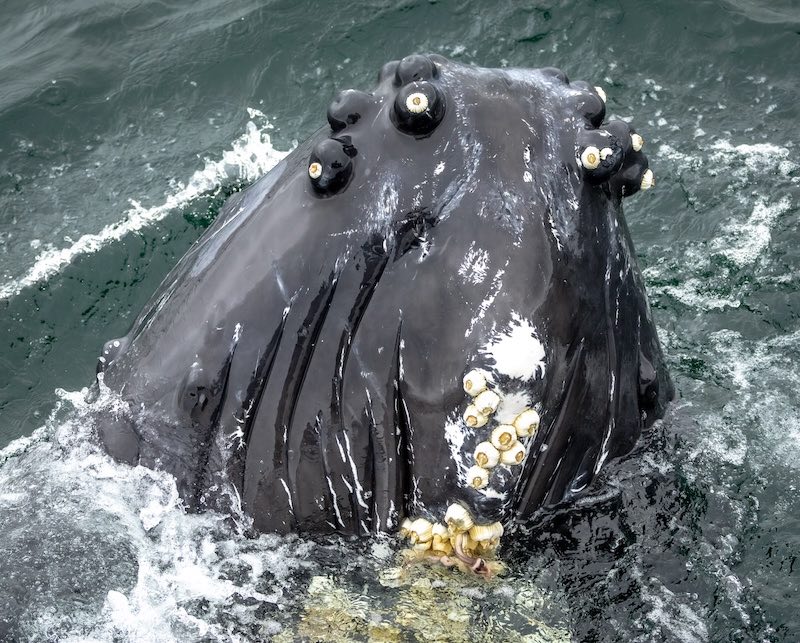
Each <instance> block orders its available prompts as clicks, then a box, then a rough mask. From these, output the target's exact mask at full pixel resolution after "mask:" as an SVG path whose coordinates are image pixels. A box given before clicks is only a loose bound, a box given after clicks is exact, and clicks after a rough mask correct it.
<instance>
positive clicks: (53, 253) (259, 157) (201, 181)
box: [0, 109, 288, 299]
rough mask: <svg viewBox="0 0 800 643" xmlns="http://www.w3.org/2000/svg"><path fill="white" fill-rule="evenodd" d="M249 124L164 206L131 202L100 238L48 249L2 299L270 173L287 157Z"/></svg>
mask: <svg viewBox="0 0 800 643" xmlns="http://www.w3.org/2000/svg"><path fill="white" fill-rule="evenodd" d="M248 113H249V115H250V120H249V121H248V122H247V126H246V129H245V133H244V134H242V136H240V137H239V138H238V139H236V140H235V141H234V142H233V145H232V146H231V149H229V150H226V151H225V152H223V154H222V156H221V158H219V159H206V161H205V165H204V167H203V169H201V170H198V171H196V172H195V173H194V174H193V175H192V176H191V177H190V178H189V180H188V181H187V182H186V183H185V184H178V185H177V186H176V187H175V189H174V191H173V192H171V193H169V194H167V195H166V198H165V200H164V202H163V203H161V204H160V205H156V206H153V207H150V208H146V207H144V206H142V205H141V203H139V202H138V201H135V200H131V201H130V205H131V207H130V209H129V210H128V211H126V212H125V214H124V216H123V217H122V219H121V220H119V221H115V222H114V223H111V224H109V225H107V226H105V227H104V228H103V229H102V230H100V231H99V232H92V233H87V234H84V235H83V236H82V237H80V238H79V239H78V240H77V241H74V242H73V243H71V244H70V245H69V246H67V247H65V248H48V249H46V250H44V251H43V252H41V253H40V254H39V255H38V256H37V257H36V261H35V263H34V264H33V265H32V266H31V267H30V268H29V269H28V271H27V272H26V273H25V274H24V275H23V276H22V277H20V278H18V279H15V280H12V281H8V282H6V283H4V284H2V285H0V299H9V298H11V297H13V296H15V295H17V294H19V293H20V292H21V291H22V290H23V289H25V288H28V287H30V286H33V285H36V284H38V283H40V282H42V281H45V280H47V279H49V278H51V277H53V276H54V275H56V274H58V272H59V271H61V270H62V269H63V268H64V267H65V266H67V265H69V264H70V263H71V262H72V261H74V260H75V259H76V258H77V257H79V256H81V255H86V254H91V253H93V252H97V251H98V250H100V249H101V248H103V247H104V246H107V245H108V244H110V243H113V242H115V241H119V240H120V239H122V238H123V237H125V236H126V235H128V234H131V233H132V232H136V231H137V230H141V229H143V228H146V227H148V226H151V225H153V224H154V223H157V222H158V221H161V220H162V219H164V218H165V217H166V216H167V215H169V213H170V212H173V211H174V210H175V209H176V208H180V207H182V206H185V205H186V204H187V203H190V202H191V201H192V200H194V199H196V198H198V197H200V196H202V195H203V194H207V193H209V192H212V191H214V190H215V189H217V188H219V187H220V186H221V185H222V184H224V183H226V182H229V181H231V180H238V181H244V182H252V181H254V180H256V179H257V178H259V177H260V176H262V175H263V174H264V173H266V172H268V171H269V170H270V169H272V168H273V167H274V166H275V165H276V164H277V163H278V162H279V161H280V160H281V159H282V158H283V157H285V156H286V155H287V154H288V152H285V151H281V150H276V149H275V148H274V147H273V146H272V140H271V138H270V135H269V133H268V131H269V129H271V126H270V124H269V121H268V120H267V117H266V116H265V115H264V114H263V113H261V112H260V111H258V110H256V109H248Z"/></svg>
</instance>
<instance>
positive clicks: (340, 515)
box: [325, 476, 344, 527]
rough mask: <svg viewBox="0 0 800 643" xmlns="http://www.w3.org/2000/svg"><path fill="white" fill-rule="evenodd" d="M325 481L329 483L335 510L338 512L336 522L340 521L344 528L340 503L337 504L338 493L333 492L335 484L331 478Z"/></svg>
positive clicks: (326, 477)
mask: <svg viewBox="0 0 800 643" xmlns="http://www.w3.org/2000/svg"><path fill="white" fill-rule="evenodd" d="M325 479H326V480H327V481H328V489H330V490H331V499H332V500H333V509H334V511H335V512H336V520H338V521H339V526H340V527H344V520H342V514H341V512H340V511H339V503H338V502H336V492H335V491H334V490H333V483H332V482H331V478H330V476H325Z"/></svg>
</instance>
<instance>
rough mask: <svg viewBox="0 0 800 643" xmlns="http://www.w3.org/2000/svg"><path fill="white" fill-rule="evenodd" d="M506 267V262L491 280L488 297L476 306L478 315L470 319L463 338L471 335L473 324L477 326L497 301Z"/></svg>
mask: <svg viewBox="0 0 800 643" xmlns="http://www.w3.org/2000/svg"><path fill="white" fill-rule="evenodd" d="M507 266H508V262H507V261H506V265H505V266H504V267H503V269H501V270H498V271H497V273H496V274H495V276H494V279H492V287H491V290H490V291H489V295H488V296H487V297H486V299H484V300H483V301H482V302H481V304H480V306H478V314H477V315H475V317H473V318H472V321H471V322H470V323H469V328H468V329H467V330H466V332H465V333H464V337H469V336H470V334H471V333H472V330H473V329H474V328H475V324H477V323H478V322H479V321H480V320H481V319H483V317H484V315H486V311H487V310H489V308H491V306H492V304H493V303H494V300H495V299H497V295H498V294H500V291H501V290H502V289H503V275H504V274H505V272H506V271H505V269H504V268H505V267H507Z"/></svg>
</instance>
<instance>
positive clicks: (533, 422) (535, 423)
mask: <svg viewBox="0 0 800 643" xmlns="http://www.w3.org/2000/svg"><path fill="white" fill-rule="evenodd" d="M539 422H540V418H539V414H538V413H537V412H536V411H535V410H534V409H526V410H524V411H523V412H522V413H520V414H519V415H518V416H517V417H516V418H515V419H514V429H515V430H516V432H517V435H518V436H519V437H521V438H526V437H528V436H531V435H533V434H534V433H536V431H537V430H538V429H539Z"/></svg>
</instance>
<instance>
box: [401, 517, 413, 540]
mask: <svg viewBox="0 0 800 643" xmlns="http://www.w3.org/2000/svg"><path fill="white" fill-rule="evenodd" d="M413 523H414V521H413V520H411V519H410V518H405V519H404V520H403V522H402V523H400V535H401V536H402V537H403V538H406V537H407V536H408V534H409V533H410V531H411V525H412V524H413Z"/></svg>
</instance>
